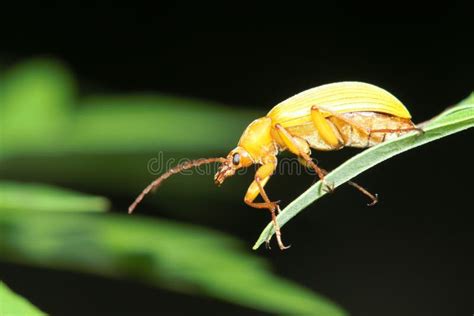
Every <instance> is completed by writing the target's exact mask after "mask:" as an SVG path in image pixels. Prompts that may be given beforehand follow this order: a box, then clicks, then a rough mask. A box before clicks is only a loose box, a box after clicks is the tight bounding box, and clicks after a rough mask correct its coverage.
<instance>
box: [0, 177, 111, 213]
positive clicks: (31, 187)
mask: <svg viewBox="0 0 474 316" xmlns="http://www.w3.org/2000/svg"><path fill="white" fill-rule="evenodd" d="M108 206H109V202H108V200H107V199H106V198H103V197H100V196H89V195H85V194H80V193H77V192H74V191H70V190H66V189H62V188H58V187H54V186H50V185H45V184H33V183H20V182H7V181H1V182H0V212H1V210H30V211H54V212H68V211H76V212H102V211H106V210H107V209H108Z"/></svg>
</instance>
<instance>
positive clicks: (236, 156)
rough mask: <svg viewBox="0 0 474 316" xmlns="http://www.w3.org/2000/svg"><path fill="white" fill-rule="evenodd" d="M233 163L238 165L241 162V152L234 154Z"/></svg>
mask: <svg viewBox="0 0 474 316" xmlns="http://www.w3.org/2000/svg"><path fill="white" fill-rule="evenodd" d="M232 163H233V164H234V165H238V164H239V163H240V155H239V154H237V153H235V154H234V157H233V158H232Z"/></svg>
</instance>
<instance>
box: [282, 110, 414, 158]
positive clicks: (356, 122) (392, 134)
mask: <svg viewBox="0 0 474 316" xmlns="http://www.w3.org/2000/svg"><path fill="white" fill-rule="evenodd" d="M338 116H339V117H335V116H330V117H327V118H326V119H327V120H328V121H329V123H330V125H331V127H332V128H333V131H334V134H335V135H336V137H337V138H338V139H339V142H340V146H339V147H337V148H334V146H331V145H329V144H327V143H326V142H325V141H324V140H323V139H322V138H321V136H320V135H319V133H318V130H317V128H315V127H314V125H313V122H308V123H305V124H302V125H298V126H292V127H288V128H287V130H288V132H290V134H291V135H293V136H297V137H300V138H303V139H304V140H306V141H307V142H308V144H309V146H310V147H311V148H314V149H317V150H335V149H340V148H343V147H356V148H366V147H371V146H374V145H377V144H380V143H382V142H384V141H388V140H391V139H394V138H397V137H399V136H400V135H402V134H404V133H406V132H408V131H410V130H412V129H413V128H414V127H415V125H414V124H413V123H412V121H411V120H410V119H406V118H400V117H396V116H393V115H390V114H383V113H375V112H348V113H341V114H339V115H338ZM348 121H350V122H351V123H353V124H348V123H347V122H348ZM377 130H384V132H372V131H377ZM389 130H390V131H389Z"/></svg>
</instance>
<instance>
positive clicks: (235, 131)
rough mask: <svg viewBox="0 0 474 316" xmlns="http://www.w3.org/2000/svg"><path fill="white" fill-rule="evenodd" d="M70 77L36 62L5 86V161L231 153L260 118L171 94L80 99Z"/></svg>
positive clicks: (0, 123)
mask: <svg viewBox="0 0 474 316" xmlns="http://www.w3.org/2000/svg"><path fill="white" fill-rule="evenodd" d="M75 91H76V87H75V82H74V80H73V76H72V75H71V73H70V71H69V70H68V69H67V68H66V67H64V66H63V65H62V64H60V63H58V62H54V61H51V60H32V61H28V62H25V63H22V64H19V65H18V66H16V67H14V68H13V69H11V70H10V71H8V72H7V73H6V74H5V75H4V76H2V78H1V80H0V127H1V128H2V139H1V142H0V158H2V159H6V158H14V157H17V156H22V157H29V156H33V157H38V156H40V157H41V156H45V155H48V156H53V155H57V156H64V155H73V154H76V153H86V154H103V153H133V154H136V153H138V152H148V153H149V152H157V151H158V150H160V151H167V152H169V151H174V152H186V153H196V154H198V155H204V154H206V153H209V152H210V151H216V150H219V151H220V150H223V149H228V148H229V146H232V145H230V144H235V143H236V142H237V140H238V137H239V136H240V134H241V132H242V130H243V129H244V128H245V127H246V125H247V124H248V123H250V122H251V121H252V120H253V119H255V118H256V117H258V116H261V114H262V113H257V112H256V111H249V110H240V109H235V108H231V107H228V106H223V105H221V104H218V103H215V102H210V101H199V100H196V99H192V98H184V97H176V96H169V95H165V94H159V93H153V94H124V95H107V96H101V95H96V96H87V97H85V98H82V99H79V100H77V99H76V98H75V96H76V93H75Z"/></svg>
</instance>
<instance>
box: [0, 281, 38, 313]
mask: <svg viewBox="0 0 474 316" xmlns="http://www.w3.org/2000/svg"><path fill="white" fill-rule="evenodd" d="M0 315H2V316H36V315H46V314H45V313H43V312H42V311H40V310H39V309H38V308H36V307H35V306H34V305H33V304H31V303H30V302H28V301H27V300H26V299H25V298H23V297H21V296H20V295H18V294H16V293H14V292H13V291H12V290H10V289H9V288H8V287H7V285H6V284H5V283H3V282H2V281H0Z"/></svg>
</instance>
